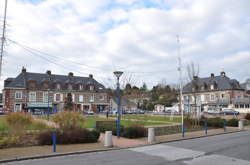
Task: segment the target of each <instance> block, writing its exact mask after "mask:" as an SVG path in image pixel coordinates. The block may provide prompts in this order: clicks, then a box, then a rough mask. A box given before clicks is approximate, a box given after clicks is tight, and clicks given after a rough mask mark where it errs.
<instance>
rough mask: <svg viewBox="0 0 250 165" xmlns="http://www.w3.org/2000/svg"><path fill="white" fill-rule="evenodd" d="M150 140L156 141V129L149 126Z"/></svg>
mask: <svg viewBox="0 0 250 165" xmlns="http://www.w3.org/2000/svg"><path fill="white" fill-rule="evenodd" d="M148 142H149V143H153V142H155V129H154V128H148Z"/></svg>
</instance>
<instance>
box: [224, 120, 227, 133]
mask: <svg viewBox="0 0 250 165" xmlns="http://www.w3.org/2000/svg"><path fill="white" fill-rule="evenodd" d="M224 131H225V132H226V131H227V121H226V120H224Z"/></svg>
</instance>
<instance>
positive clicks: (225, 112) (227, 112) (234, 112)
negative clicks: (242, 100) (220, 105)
mask: <svg viewBox="0 0 250 165" xmlns="http://www.w3.org/2000/svg"><path fill="white" fill-rule="evenodd" d="M220 114H223V115H239V114H240V112H238V111H235V110H232V109H225V110H223V111H221V112H220Z"/></svg>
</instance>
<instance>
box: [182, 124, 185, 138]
mask: <svg viewBox="0 0 250 165" xmlns="http://www.w3.org/2000/svg"><path fill="white" fill-rule="evenodd" d="M184 136H185V126H184V125H182V137H184Z"/></svg>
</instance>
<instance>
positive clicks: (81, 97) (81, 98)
mask: <svg viewBox="0 0 250 165" xmlns="http://www.w3.org/2000/svg"><path fill="white" fill-rule="evenodd" d="M79 102H80V103H82V102H83V95H79Z"/></svg>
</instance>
